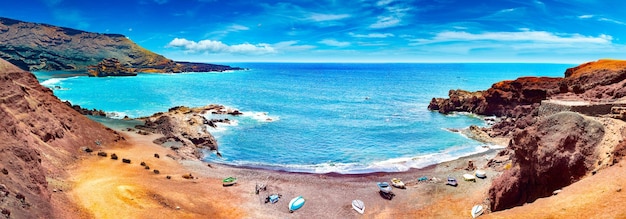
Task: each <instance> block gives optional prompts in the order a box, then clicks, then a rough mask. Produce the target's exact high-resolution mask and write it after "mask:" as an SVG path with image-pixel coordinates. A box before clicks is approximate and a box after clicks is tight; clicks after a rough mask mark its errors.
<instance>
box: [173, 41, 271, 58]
mask: <svg viewBox="0 0 626 219" xmlns="http://www.w3.org/2000/svg"><path fill="white" fill-rule="evenodd" d="M167 47H175V48H183V49H185V50H186V51H188V52H207V53H230V54H247V55H264V54H272V53H276V52H277V51H276V49H274V48H273V47H272V46H271V45H269V44H267V43H260V44H256V45H253V44H250V43H243V44H237V45H227V44H225V43H223V42H221V41H213V40H201V41H199V42H195V41H191V40H187V39H184V38H175V39H173V40H172V41H171V42H170V43H168V44H167Z"/></svg>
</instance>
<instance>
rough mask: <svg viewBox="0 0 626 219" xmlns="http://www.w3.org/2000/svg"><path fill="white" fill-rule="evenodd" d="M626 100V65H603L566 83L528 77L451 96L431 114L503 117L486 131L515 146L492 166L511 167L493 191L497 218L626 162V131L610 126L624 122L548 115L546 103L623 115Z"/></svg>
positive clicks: (581, 69)
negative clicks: (500, 213)
mask: <svg viewBox="0 0 626 219" xmlns="http://www.w3.org/2000/svg"><path fill="white" fill-rule="evenodd" d="M625 96H626V61H620V60H599V61H596V62H590V63H585V64H582V65H580V66H578V67H574V68H570V69H567V70H566V71H565V74H564V77H563V78H547V77H523V78H518V79H516V80H510V81H502V82H498V83H496V84H494V85H493V86H492V87H491V88H489V89H487V90H485V91H477V92H468V91H463V90H451V91H450V92H449V98H433V99H432V100H431V102H430V105H429V106H428V108H429V109H430V110H435V111H438V112H440V113H444V114H447V113H451V112H471V113H475V114H480V115H489V116H497V117H500V118H499V119H498V122H496V123H495V124H494V125H493V126H491V127H485V128H481V130H482V131H484V132H485V133H488V135H489V136H490V137H508V138H510V139H511V141H510V142H509V144H508V147H507V148H506V149H505V150H503V151H501V152H500V153H499V156H498V157H496V158H495V159H494V160H492V162H490V166H491V167H495V166H498V165H504V164H506V167H504V168H503V167H502V166H500V168H498V169H506V171H504V173H503V174H502V176H500V177H498V178H497V179H495V180H494V182H493V184H492V187H491V189H490V191H489V199H490V200H491V203H490V204H491V210H495V211H497V210H503V209H508V208H511V207H515V206H518V205H523V204H525V203H529V202H533V201H535V200H536V199H538V198H542V197H547V196H550V195H552V194H553V192H554V191H555V190H559V189H561V188H563V187H565V186H568V185H570V184H572V183H575V182H577V181H579V180H580V179H582V178H584V177H587V176H590V175H593V174H595V173H596V172H597V171H601V170H602V169H603V168H606V167H609V166H611V165H613V164H614V163H617V162H619V159H621V158H622V157H623V156H624V154H625V153H624V151H625V149H624V148H625V147H624V145H626V144H624V141H623V139H625V136H626V135H625V133H623V127H622V128H614V127H615V125H610V124H615V123H618V122H619V123H623V122H622V121H618V120H614V119H611V118H609V117H610V116H609V115H594V116H600V117H590V116H585V115H581V114H580V113H577V112H560V113H559V112H558V111H556V112H551V113H548V114H542V113H540V111H541V110H540V109H541V106H542V102H543V101H545V100H558V101H562V102H563V103H564V104H567V102H568V101H569V102H575V103H576V104H583V105H584V104H587V105H589V107H588V108H593V106H592V105H593V104H598V105H601V107H607V106H608V107H611V106H615V107H618V108H619V107H623V106H624V105H623V104H621V102H623V97H625ZM556 104H559V103H556ZM563 109H568V107H563ZM581 113H582V112H581ZM594 114H596V113H594ZM616 121H618V122H616ZM620 127H621V126H620ZM475 129H476V128H475ZM607 130H611V131H607Z"/></svg>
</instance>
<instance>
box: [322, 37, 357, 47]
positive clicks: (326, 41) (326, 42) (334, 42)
mask: <svg viewBox="0 0 626 219" xmlns="http://www.w3.org/2000/svg"><path fill="white" fill-rule="evenodd" d="M318 43H321V44H324V45H328V46H336V47H346V46H349V45H350V42H341V41H337V40H335V39H324V40H321V41H319V42H318Z"/></svg>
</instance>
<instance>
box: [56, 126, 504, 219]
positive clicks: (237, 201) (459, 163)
mask: <svg viewBox="0 0 626 219" xmlns="http://www.w3.org/2000/svg"><path fill="white" fill-rule="evenodd" d="M124 134H126V135H127V139H129V140H130V141H129V143H128V144H127V145H118V146H115V147H110V148H102V149H101V151H104V152H107V153H108V154H109V155H110V154H111V153H115V154H117V155H118V156H119V159H118V160H112V159H111V158H110V157H106V158H105V157H101V156H97V155H96V152H97V151H98V148H96V150H95V152H93V153H92V154H89V155H85V156H84V158H83V159H82V160H81V161H80V162H79V163H77V164H76V165H75V166H73V167H71V169H72V171H71V175H72V177H71V178H70V179H68V183H67V184H68V185H69V187H70V188H67V189H66V191H67V192H68V193H69V194H70V196H71V198H72V199H73V200H74V201H75V202H76V204H77V205H78V206H79V208H82V209H83V210H84V211H85V212H88V213H86V214H90V215H91V216H93V217H95V218H277V217H278V218H360V217H365V218H408V217H430V218H467V217H470V211H469V210H470V209H471V208H472V206H473V205H476V204H481V203H483V202H484V201H485V199H486V198H487V191H488V189H489V186H490V183H491V180H490V179H492V178H493V177H494V176H495V175H497V174H499V173H497V172H494V171H493V170H489V169H487V176H488V177H487V179H477V181H476V182H466V181H463V180H462V175H463V174H465V173H470V174H471V173H472V172H470V171H466V170H464V169H463V168H465V167H467V162H468V160H472V161H473V162H474V164H475V166H476V167H479V168H482V167H483V166H485V164H486V162H487V160H488V159H489V158H491V157H492V156H494V155H495V151H494V150H491V151H489V152H486V153H482V154H479V155H475V156H470V157H465V158H461V159H458V160H454V161H450V162H446V163H442V164H438V165H434V166H431V167H428V168H424V169H412V170H410V171H407V172H401V173H372V174H362V175H341V174H303V173H287V172H278V171H271V170H261V169H248V168H237V167H230V166H226V165H218V164H210V165H208V164H207V163H204V162H200V161H189V160H186V161H177V160H174V159H172V158H171V157H170V156H167V155H168V154H171V155H175V153H174V152H173V151H171V150H169V149H166V148H163V147H161V146H159V145H156V144H153V143H152V140H153V139H154V138H156V137H157V136H156V135H149V136H142V135H138V134H135V133H130V132H125V133H124ZM155 153H156V154H159V155H160V158H155V157H154V154H155ZM122 158H126V159H130V160H131V163H130V164H127V163H123V162H122V161H121V159H122ZM141 162H145V163H146V165H148V166H149V167H150V169H149V170H146V169H145V167H144V166H141V165H140V163H141ZM155 169H156V170H159V172H160V173H159V174H155V173H154V172H153V170H155ZM188 173H191V174H192V175H193V176H194V178H193V179H185V178H183V177H182V176H183V175H185V174H188ZM166 176H171V179H167V178H166ZM228 176H234V177H237V178H238V183H237V184H235V185H234V186H230V187H223V186H222V184H221V179H223V178H225V177H228ZM422 176H427V177H428V178H432V177H437V178H439V179H442V180H445V179H446V178H447V177H448V176H453V177H456V178H457V180H458V181H459V185H458V186H457V187H452V186H447V185H445V182H444V181H442V182H438V183H432V182H418V180H417V179H418V178H419V177H422ZM393 177H397V178H401V179H403V181H404V182H405V183H406V184H407V188H406V189H397V188H394V190H393V193H394V194H395V197H394V198H393V199H392V200H387V199H384V198H383V197H381V195H380V194H379V193H378V188H377V187H376V182H379V181H389V180H390V179H391V178H393ZM257 183H262V184H265V185H267V190H266V191H261V192H260V194H258V195H257V194H255V185H256V184H257ZM51 187H54V186H51ZM51 189H55V188H51ZM274 193H276V194H280V195H282V198H281V199H280V200H279V201H278V202H277V203H275V204H271V203H265V202H264V201H265V197H267V196H268V195H269V194H274ZM299 195H302V196H303V197H304V198H305V200H306V203H305V205H304V207H303V208H302V209H300V210H297V211H296V212H294V213H289V211H288V203H289V200H291V199H292V198H294V197H297V196H299ZM353 199H360V200H363V202H364V203H365V206H366V210H365V214H364V215H360V214H358V213H357V212H356V211H354V210H353V209H352V207H351V201H352V200H353ZM486 206H487V205H485V207H486Z"/></svg>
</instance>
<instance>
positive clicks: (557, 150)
mask: <svg viewBox="0 0 626 219" xmlns="http://www.w3.org/2000/svg"><path fill="white" fill-rule="evenodd" d="M603 136H604V128H603V126H602V124H600V123H599V122H597V121H594V120H591V119H587V118H585V117H583V116H581V115H579V114H577V113H571V112H562V113H557V114H554V115H552V116H549V117H546V118H542V119H540V120H539V121H537V122H536V123H535V124H534V125H532V126H529V127H527V128H525V129H524V130H523V131H520V132H517V133H515V134H514V136H513V139H512V140H511V143H510V145H509V149H510V150H511V151H513V155H512V168H511V169H510V170H508V171H506V172H504V173H503V174H502V176H500V177H499V178H497V179H495V180H494V182H493V184H492V187H491V189H490V190H489V196H490V199H491V200H492V202H491V205H492V206H491V209H493V210H496V211H497V210H503V209H507V208H511V207H514V206H518V205H522V204H524V203H527V202H532V201H534V200H536V199H537V198H541V197H546V196H550V195H552V192H553V191H554V190H557V189H560V188H562V187H565V186H567V185H570V184H572V183H574V182H576V181H578V180H579V179H581V178H582V177H583V176H585V175H587V174H588V173H590V172H591V171H592V170H593V169H594V164H595V163H597V161H598V159H599V156H598V155H597V154H596V153H597V150H596V146H597V145H598V143H599V142H600V141H601V140H602V138H603Z"/></svg>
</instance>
